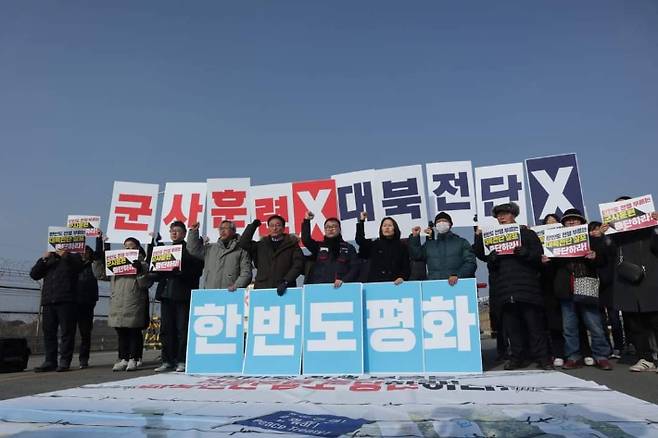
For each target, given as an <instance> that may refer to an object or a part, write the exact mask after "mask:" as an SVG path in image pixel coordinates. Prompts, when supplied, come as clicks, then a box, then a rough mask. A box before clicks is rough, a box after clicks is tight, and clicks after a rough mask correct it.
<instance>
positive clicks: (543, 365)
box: [537, 360, 555, 371]
mask: <svg viewBox="0 0 658 438" xmlns="http://www.w3.org/2000/svg"><path fill="white" fill-rule="evenodd" d="M537 368H539V369H540V370H544V371H553V370H554V369H555V367H554V366H553V364H552V363H551V361H549V360H542V361H540V362H538V363H537Z"/></svg>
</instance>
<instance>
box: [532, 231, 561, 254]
mask: <svg viewBox="0 0 658 438" xmlns="http://www.w3.org/2000/svg"><path fill="white" fill-rule="evenodd" d="M561 226H562V224H561V223H556V224H546V225H535V226H534V227H530V229H531V230H532V231H534V232H535V234H536V235H537V237H539V241H540V242H541V244H542V248H543V249H544V255H545V256H548V254H549V253H548V252H547V251H546V248H544V235H545V234H546V230H552V229H553V228H560V227H561Z"/></svg>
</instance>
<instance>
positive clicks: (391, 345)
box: [363, 281, 423, 374]
mask: <svg viewBox="0 0 658 438" xmlns="http://www.w3.org/2000/svg"><path fill="white" fill-rule="evenodd" d="M363 289H364V296H365V306H364V311H365V315H366V332H365V335H366V341H365V343H366V348H365V349H364V350H365V355H364V356H365V357H364V360H365V372H366V373H370V374H381V373H395V374H397V373H399V374H407V373H422V372H423V342H422V340H423V333H422V326H421V315H420V304H421V289H420V282H417V281H407V282H404V283H402V284H400V285H397V286H396V285H395V284H393V282H387V283H368V284H364V285H363Z"/></svg>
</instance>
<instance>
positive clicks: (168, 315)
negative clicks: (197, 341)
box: [151, 221, 203, 373]
mask: <svg viewBox="0 0 658 438" xmlns="http://www.w3.org/2000/svg"><path fill="white" fill-rule="evenodd" d="M186 235H187V227H186V226H185V224H184V223H183V222H181V221H174V222H172V223H171V225H170V226H169V238H170V239H171V242H172V244H173V245H181V246H182V247H183V249H182V256H181V268H180V269H174V270H173V271H168V272H152V273H151V278H153V279H154V280H155V281H157V282H158V287H157V290H156V299H157V300H159V301H160V315H161V316H160V318H161V319H160V341H161V342H162V364H161V365H160V366H159V367H157V368H156V369H155V372H156V373H159V372H163V371H171V370H174V369H175V370H176V371H177V372H184V371H185V359H186V356H187V326H188V323H189V316H190V299H191V298H192V289H198V288H199V278H200V277H201V273H202V271H203V260H202V259H200V258H198V257H195V256H193V255H192V254H190V252H189V251H188V250H187V243H186V242H185V236H186Z"/></svg>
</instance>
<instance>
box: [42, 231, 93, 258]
mask: <svg viewBox="0 0 658 438" xmlns="http://www.w3.org/2000/svg"><path fill="white" fill-rule="evenodd" d="M85 239H86V236H85V230H78V229H71V228H66V227H48V251H51V252H55V251H67V252H73V253H79V254H81V253H83V252H85Z"/></svg>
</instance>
